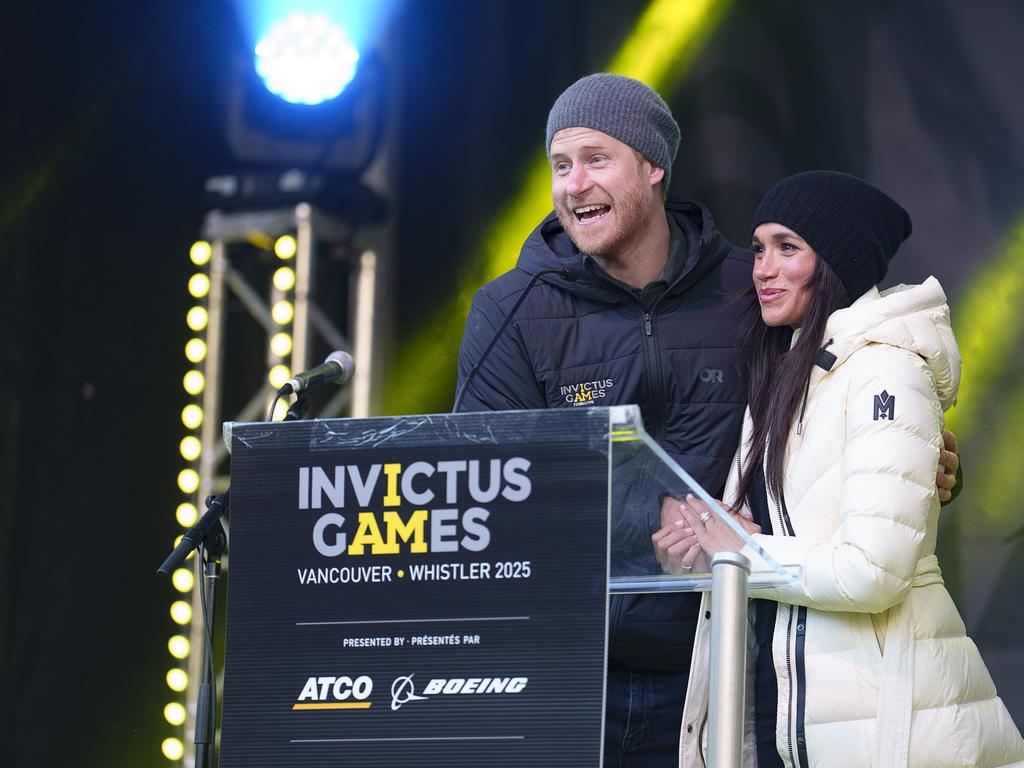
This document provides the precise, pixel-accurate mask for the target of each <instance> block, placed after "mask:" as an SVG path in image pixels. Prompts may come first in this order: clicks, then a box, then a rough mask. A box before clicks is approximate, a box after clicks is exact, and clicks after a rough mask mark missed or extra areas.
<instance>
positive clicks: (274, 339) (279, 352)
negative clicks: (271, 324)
mask: <svg viewBox="0 0 1024 768" xmlns="http://www.w3.org/2000/svg"><path fill="white" fill-rule="evenodd" d="M270 351H271V352H272V353H273V354H274V357H284V356H285V355H287V354H289V353H290V352H291V351H292V337H291V335H290V334H287V333H284V332H282V333H275V334H274V335H273V336H271V337H270Z"/></svg>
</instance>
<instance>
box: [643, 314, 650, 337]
mask: <svg viewBox="0 0 1024 768" xmlns="http://www.w3.org/2000/svg"><path fill="white" fill-rule="evenodd" d="M644 330H645V331H647V335H648V336H650V335H651V313H650V312H645V313H644Z"/></svg>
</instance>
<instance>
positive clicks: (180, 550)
mask: <svg viewBox="0 0 1024 768" xmlns="http://www.w3.org/2000/svg"><path fill="white" fill-rule="evenodd" d="M230 494H231V491H224V493H222V494H220V495H219V496H210V497H208V498H207V499H206V513H205V514H204V515H203V516H202V517H201V518H199V522H198V523H196V524H195V525H193V526H192V527H191V528H189V530H188V533H186V534H185V535H184V536H182V537H181V541H180V542H179V543H178V546H176V547H175V548H174V551H173V552H171V554H170V555H168V556H167V559H166V560H164V564H163V565H161V566H160V567H159V568H157V569H156V572H157V573H162V574H164V575H165V576H167V575H169V574H170V573H172V572H173V571H174V569H175V568H177V567H178V566H180V565H181V564H182V563H184V562H185V558H186V557H188V556H189V553H190V552H191V551H192V550H193V549H195V548H196V547H198V546H199V545H200V544H201V543H202V541H203V539H204V538H205V537H206V535H207V534H208V533H210V532H211V531H212V530H213V527H214V526H215V525H217V523H219V522H220V518H221V516H222V515H223V514H224V513H225V512H226V511H227V509H228V500H229V498H230ZM219 535H220V536H224V529H223V528H221V529H220V532H219ZM221 546H222V547H223V542H222V543H221Z"/></svg>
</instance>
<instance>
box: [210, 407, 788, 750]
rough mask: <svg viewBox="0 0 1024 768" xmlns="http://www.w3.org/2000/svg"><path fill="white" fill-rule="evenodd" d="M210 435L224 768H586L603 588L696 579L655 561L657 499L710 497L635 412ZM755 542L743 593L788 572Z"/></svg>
mask: <svg viewBox="0 0 1024 768" xmlns="http://www.w3.org/2000/svg"><path fill="white" fill-rule="evenodd" d="M225 439H226V440H227V442H228V444H229V450H230V451H231V456H232V458H231V463H232V469H231V475H232V496H231V502H232V504H231V527H230V568H229V571H228V593H227V630H226V655H225V671H224V692H223V709H222V727H221V753H220V754H221V760H220V763H221V765H222V766H225V768H234V767H236V766H245V767H246V768H256V767H258V766H275V767H277V768H282V767H285V766H304V767H308V768H312V767H315V766H381V767H390V766H394V767H395V768H397V767H398V766H409V765H417V766H424V767H429V766H437V767H438V768H440V767H441V766H444V767H445V768H455V767H458V766H465V767H466V768H468V767H469V766H474V767H476V766H485V765H486V766H489V767H493V768H497V767H499V766H508V767H510V768H511V767H512V766H516V767H517V768H519V767H521V766H567V767H575V766H580V767H581V768H582V767H584V766H586V767H587V768H598V767H599V766H600V764H601V750H602V729H603V714H604V713H603V706H604V705H603V702H604V681H605V659H606V652H607V647H606V646H607V605H608V594H609V593H616V592H619V593H621V592H656V591H657V592H671V591H695V590H707V589H710V588H712V580H713V579H712V575H711V574H709V573H689V574H668V573H665V572H664V571H663V570H662V568H661V566H660V565H659V563H658V561H657V558H656V557H655V556H654V550H653V546H652V543H651V535H652V534H653V533H654V532H655V531H656V530H657V529H658V527H660V525H661V522H660V509H661V501H662V499H663V498H664V496H665V495H672V496H675V497H677V498H683V497H684V496H685V495H686V494H687V493H692V494H694V495H695V496H699V497H700V498H702V499H703V500H705V501H706V502H707V503H709V504H713V500H712V499H711V498H710V497H709V496H708V494H707V492H706V491H705V490H704V489H703V488H700V487H699V485H697V483H696V482H694V481H693V479H692V478H690V477H689V476H688V475H687V474H686V472H685V469H684V468H680V467H678V466H677V465H676V464H675V463H674V462H673V461H672V460H671V459H670V457H669V456H668V455H667V454H665V452H664V451H663V450H662V449H661V448H660V447H659V446H658V445H657V444H656V443H655V442H654V441H653V440H652V439H651V438H650V437H649V436H648V435H647V434H646V432H644V430H643V425H642V420H641V418H640V413H639V410H638V409H637V408H636V407H635V406H613V407H611V408H596V407H588V408H579V409H553V410H544V411H515V412H512V411H510V412H491V413H463V414H446V415H422V416H402V417H393V418H371V419H332V420H314V421H304V422H301V421H300V422H287V423H284V422H281V423H246V424H242V423H230V424H226V425H225ZM716 513H718V514H720V515H722V519H723V521H724V522H725V523H726V524H728V525H731V526H733V527H734V528H736V529H737V530H738V532H740V533H741V534H742V536H743V538H744V540H745V541H747V542H748V543H749V545H751V546H754V547H755V551H757V550H758V549H759V548H756V545H754V544H753V542H751V541H750V539H749V537H747V536H746V535H745V534H743V533H742V528H740V527H739V526H737V525H736V524H735V523H733V522H732V520H731V519H729V517H728V515H725V514H724V513H721V512H720V510H717V508H716ZM758 554H759V555H760V557H758V558H757V560H758V562H760V563H761V567H762V568H767V569H768V570H763V571H758V572H754V573H751V574H750V577H749V583H750V585H751V586H753V587H756V586H757V585H759V584H760V585H769V584H781V583H783V582H785V581H787V580H792V579H794V578H796V577H797V576H798V574H797V573H796V572H795V571H794V570H793V569H792V568H787V567H786V566H784V565H783V564H779V563H775V562H773V561H772V560H771V558H770V557H768V556H767V554H766V553H764V552H763V551H758ZM744 567H745V566H744ZM715 568H716V575H715V578H718V569H719V566H717V565H716V566H715ZM746 584H747V579H746V578H743V579H742V584H741V586H740V589H742V592H741V593H740V600H738V601H737V600H734V601H733V602H735V603H736V604H737V606H738V607H737V606H734V608H735V610H733V614H734V616H737V615H739V614H738V611H739V610H740V609H742V616H743V622H742V626H741V625H740V624H737V623H736V622H735V621H734V626H733V627H732V628H731V629H730V630H729V634H730V635H731V636H732V638H731V639H732V646H731V647H733V649H734V650H733V651H732V655H733V656H735V653H736V651H735V649H736V648H741V649H742V648H743V639H742V638H741V637H739V635H740V634H741V633H742V634H743V637H745V630H746V624H745V616H746V599H745V596H746ZM715 588H716V589H718V587H717V586H716V587H715ZM740 603H741V605H740ZM717 613H719V611H717V610H716V614H717ZM716 618H717V617H716ZM720 632H721V631H720ZM737 640H738V643H739V644H738V645H737V644H736V641H737ZM723 647H724V646H723ZM712 655H713V656H714V652H713V653H712ZM712 661H713V662H714V659H713V660H712ZM733 662H735V659H733ZM740 678H741V679H740V680H739V681H738V684H739V685H740V686H741V687H740V689H739V691H738V696H739V698H740V699H742V675H741V676H740ZM736 682H737V681H734V684H735V683H736ZM727 693H729V692H727ZM712 694H713V696H714V684H713V686H712ZM729 695H732V698H733V699H735V698H736V695H737V692H736V691H732V692H731V693H729ZM712 706H714V704H712ZM723 764H724V763H723Z"/></svg>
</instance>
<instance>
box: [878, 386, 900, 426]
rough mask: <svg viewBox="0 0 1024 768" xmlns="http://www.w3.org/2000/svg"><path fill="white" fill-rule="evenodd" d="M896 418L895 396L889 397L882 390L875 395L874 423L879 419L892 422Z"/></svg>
mask: <svg viewBox="0 0 1024 768" xmlns="http://www.w3.org/2000/svg"><path fill="white" fill-rule="evenodd" d="M895 418H896V396H895V395H890V394H889V393H888V392H886V391H885V390H884V389H883V390H882V393H881V394H880V395H875V415H874V419H875V421H878V420H879V419H888V420H889V421H892V420H893V419H895Z"/></svg>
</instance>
